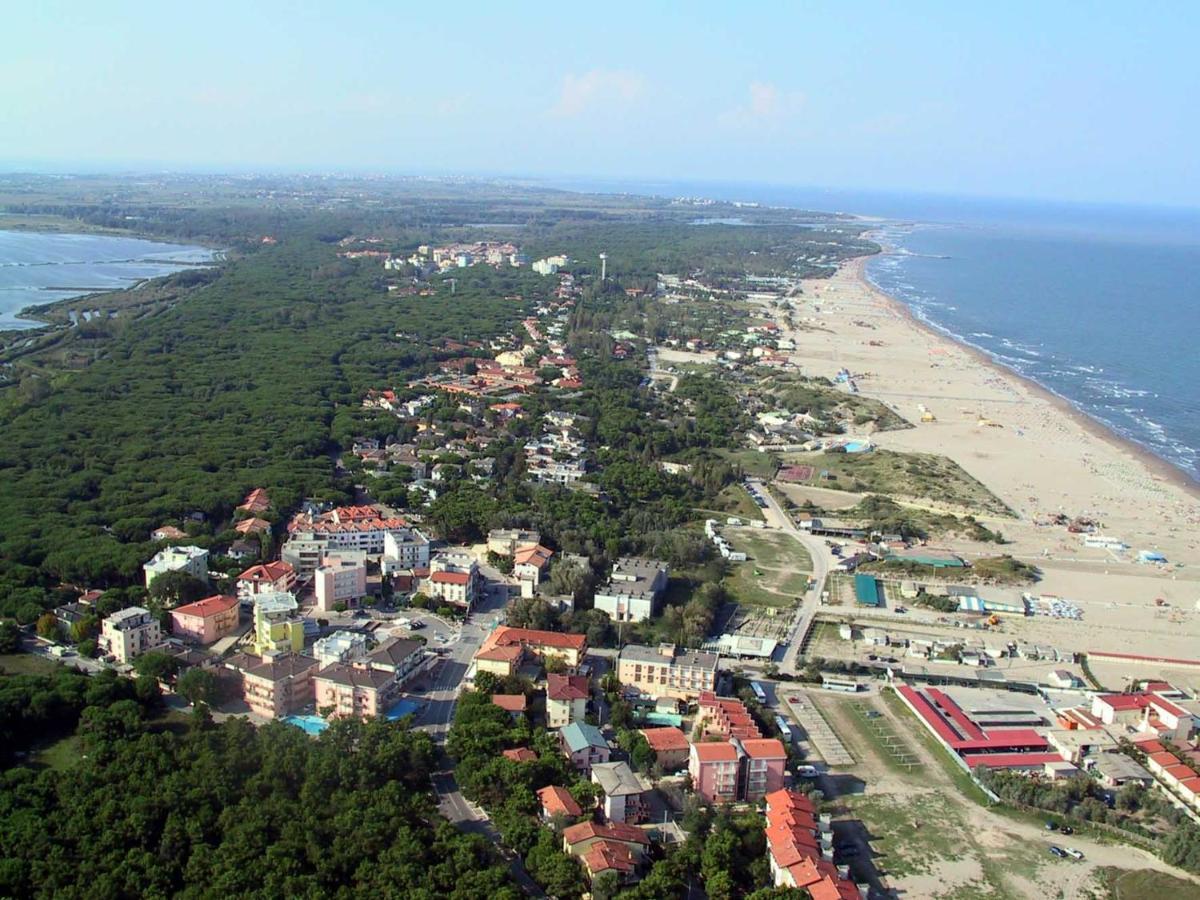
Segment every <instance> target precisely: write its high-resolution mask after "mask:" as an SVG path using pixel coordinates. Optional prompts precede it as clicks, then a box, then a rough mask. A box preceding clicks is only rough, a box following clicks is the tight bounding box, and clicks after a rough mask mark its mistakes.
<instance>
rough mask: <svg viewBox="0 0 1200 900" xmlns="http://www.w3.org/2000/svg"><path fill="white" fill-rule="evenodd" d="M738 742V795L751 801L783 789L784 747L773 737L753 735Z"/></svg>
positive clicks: (785, 754)
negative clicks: (739, 745)
mask: <svg viewBox="0 0 1200 900" xmlns="http://www.w3.org/2000/svg"><path fill="white" fill-rule="evenodd" d="M734 743H735V744H737V743H741V745H742V753H743V754H744V755H743V757H742V760H741V762H742V773H741V774H742V778H741V779H740V782H741V784H740V786H741V791H740V792H739V793H740V797H739V799H741V800H748V801H751V802H754V801H756V800H761V799H762V798H763V797H765V796H766V795H767V794H772V793H774V792H775V791H779V790H782V789H783V785H784V780H785V777H786V776H785V775H784V769H785V768H786V766H787V750H786V749H785V748H784V746H783V742H782V741H780V740H778V739H777V738H756V739H752V740H745V741H740V742H738V741H735V742H734Z"/></svg>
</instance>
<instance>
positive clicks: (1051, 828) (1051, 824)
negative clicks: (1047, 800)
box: [1046, 822, 1058, 831]
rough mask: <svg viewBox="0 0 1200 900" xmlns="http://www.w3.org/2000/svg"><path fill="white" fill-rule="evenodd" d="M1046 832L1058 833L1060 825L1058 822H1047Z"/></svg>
mask: <svg viewBox="0 0 1200 900" xmlns="http://www.w3.org/2000/svg"><path fill="white" fill-rule="evenodd" d="M1046 830H1047V831H1058V823H1057V822H1047V823H1046Z"/></svg>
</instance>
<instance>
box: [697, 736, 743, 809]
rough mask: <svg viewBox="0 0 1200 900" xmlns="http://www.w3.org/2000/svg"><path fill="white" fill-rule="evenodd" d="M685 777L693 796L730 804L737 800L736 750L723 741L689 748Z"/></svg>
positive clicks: (699, 744) (704, 743)
mask: <svg viewBox="0 0 1200 900" xmlns="http://www.w3.org/2000/svg"><path fill="white" fill-rule="evenodd" d="M688 774H689V775H691V776H692V787H693V788H694V789H695V791H696V793H697V794H699V795H700V797H702V798H703V799H704V800H706V801H707V802H709V803H732V802H733V801H734V800H736V799H737V788H738V752H737V748H735V747H734V746H733V744H731V743H729V742H727V741H705V742H702V743H698V744H692V749H691V750H690V751H689V755H688Z"/></svg>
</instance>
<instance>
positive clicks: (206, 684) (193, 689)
mask: <svg viewBox="0 0 1200 900" xmlns="http://www.w3.org/2000/svg"><path fill="white" fill-rule="evenodd" d="M175 689H176V691H178V692H179V695H180V696H181V697H183V698H184V699H186V700H187V701H188V702H189V703H193V704H200V703H206V704H208V705H210V706H211V705H212V703H213V701H214V700H215V699H216V693H217V678H216V676H215V675H213V673H212V672H210V671H208V670H207V669H201V668H199V667H195V666H193V667H192V668H190V669H188V670H187V671H186V672H184V673H183V674H182V675H180V676H179V681H178V683H177V684H176V685H175Z"/></svg>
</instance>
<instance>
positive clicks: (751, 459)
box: [717, 450, 779, 479]
mask: <svg viewBox="0 0 1200 900" xmlns="http://www.w3.org/2000/svg"><path fill="white" fill-rule="evenodd" d="M717 452H718V453H719V454H720V455H721V456H722V457H723V458H724V459H726V460H728V461H729V462H730V463H732V464H734V465H736V466H741V468H742V471H743V472H745V473H746V474H747V475H750V476H752V477H754V478H768V479H769V478H774V477H775V470H776V469H777V468H779V460H778V459H776V458H775V455H774V454H773V453H759V452H758V451H757V450H718V451H717Z"/></svg>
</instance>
